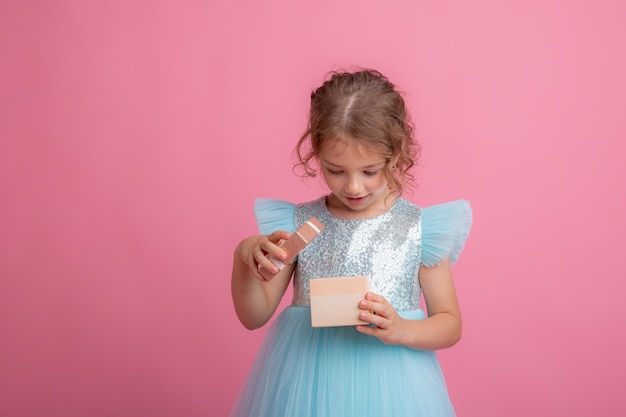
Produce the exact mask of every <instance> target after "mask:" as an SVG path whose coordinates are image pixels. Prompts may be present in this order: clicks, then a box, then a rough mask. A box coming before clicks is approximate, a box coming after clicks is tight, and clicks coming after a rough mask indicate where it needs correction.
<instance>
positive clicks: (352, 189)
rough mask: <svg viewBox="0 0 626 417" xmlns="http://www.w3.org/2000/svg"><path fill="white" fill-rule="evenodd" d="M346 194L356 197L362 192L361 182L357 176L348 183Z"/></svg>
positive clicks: (352, 177)
mask: <svg viewBox="0 0 626 417" xmlns="http://www.w3.org/2000/svg"><path fill="white" fill-rule="evenodd" d="M345 189H346V193H348V194H352V195H356V194H358V193H359V192H360V191H361V182H360V181H359V180H358V178H356V177H355V176H351V177H350V178H348V182H347V183H346V187H345Z"/></svg>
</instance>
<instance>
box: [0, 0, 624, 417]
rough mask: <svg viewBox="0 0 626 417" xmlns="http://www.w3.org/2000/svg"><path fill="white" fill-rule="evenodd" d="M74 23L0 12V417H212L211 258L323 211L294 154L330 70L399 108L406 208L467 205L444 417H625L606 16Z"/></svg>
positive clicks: (81, 9) (501, 7) (521, 5)
mask: <svg viewBox="0 0 626 417" xmlns="http://www.w3.org/2000/svg"><path fill="white" fill-rule="evenodd" d="M86 3H87V2H82V1H56V2H52V1H50V2H33V1H8V2H7V1H5V2H2V4H1V5H0V39H1V42H0V57H1V59H0V416H2V417H19V416H33V417H34V416H48V417H52V416H64V417H74V416H76V417H79V416H80V417H84V416H115V417H136V416H151V417H170V416H172V417H174V416H176V417H178V416H184V417H194V416H198V417H199V416H222V415H225V414H226V413H227V410H228V409H229V407H230V404H231V402H232V401H233V399H234V397H235V395H236V392H237V390H238V388H239V385H240V384H241V383H242V381H243V379H244V377H245V374H246V372H247V370H248V367H249V366H250V364H251V362H252V360H253V357H254V355H255V352H256V348H257V347H258V345H259V344H260V342H261V339H262V337H263V334H264V332H265V330H266V329H262V330H259V331H255V332H248V331H246V330H244V329H243V327H241V326H240V325H239V323H238V322H237V320H236V317H235V315H234V312H233V309H232V306H231V302H230V293H229V279H230V266H231V254H232V251H233V248H234V246H235V244H236V243H237V242H238V241H239V240H240V239H241V238H243V237H244V236H246V235H249V234H252V233H255V231H256V229H255V225H254V219H253V215H252V201H253V198H254V197H255V196H272V197H278V198H286V199H291V200H294V201H303V200H307V199H310V198H313V197H315V196H317V195H318V194H319V193H320V192H322V191H323V189H322V188H321V187H320V186H319V185H318V184H317V183H312V184H309V185H303V184H302V183H301V182H300V180H299V179H297V178H295V177H294V176H293V175H291V159H290V158H291V149H292V146H293V144H294V142H295V140H296V139H297V137H298V136H299V135H300V133H301V132H302V130H303V129H304V125H305V119H306V111H307V101H308V94H309V91H310V89H311V88H313V87H314V86H316V85H318V84H319V83H320V82H321V79H322V76H323V74H324V73H325V72H326V71H327V70H329V69H332V68H336V67H340V66H346V65H350V64H359V65H363V66H370V67H375V68H378V69H380V70H381V71H383V72H384V73H386V74H388V75H389V76H390V77H391V78H392V79H393V80H395V81H396V82H397V83H398V84H399V85H400V86H401V87H402V88H403V89H405V90H406V91H408V92H409V93H410V94H409V95H408V103H409V105H410V107H411V109H412V112H413V114H414V116H415V121H416V125H417V131H418V135H419V138H420V139H421V140H422V142H423V150H424V152H423V160H422V163H421V166H420V168H419V170H418V171H417V174H418V177H419V178H420V181H421V187H420V189H419V190H418V191H417V192H416V193H415V194H414V195H413V196H410V198H411V199H412V200H414V201H416V202H418V203H420V204H423V205H428V204H433V203H437V202H441V201H445V200H450V199H454V198H461V197H463V198H468V199H470V200H471V201H472V203H473V207H474V210H475V216H476V217H475V227H474V230H473V233H472V236H471V238H470V241H469V243H468V246H467V250H466V252H465V254H464V255H463V257H462V259H461V261H460V262H459V263H458V264H457V266H455V268H454V273H455V275H456V277H457V284H458V291H459V295H460V301H461V304H462V308H463V310H464V320H465V333H464V338H463V340H462V341H461V342H460V344H458V345H457V346H456V347H454V348H452V349H449V350H446V351H443V352H440V358H441V362H442V365H443V367H444V370H445V372H446V375H447V379H448V384H449V388H450V393H451V396H452V398H453V401H454V402H455V404H456V407H457V412H458V414H459V415H460V416H464V417H472V416H497V417H500V416H507V417H521V416H529V415H533V416H565V415H567V416H590V415H602V416H623V415H624V414H625V413H626V402H625V401H626V400H625V397H624V395H623V394H622V393H621V389H622V387H623V382H624V377H625V376H626V360H624V357H623V351H624V345H623V342H622V334H623V332H624V328H625V325H626V311H625V309H624V307H623V299H624V292H625V291H626V284H625V283H624V282H625V280H624V273H623V272H622V269H621V268H620V267H621V266H622V265H620V264H619V262H620V259H623V258H622V257H623V256H624V249H625V245H624V235H625V234H626V221H625V220H624V213H625V212H626V201H625V188H624V187H625V186H624V182H625V181H626V169H625V168H624V163H623V159H624V154H625V152H626V146H625V138H626V126H625V124H624V123H625V122H624V115H626V81H625V77H624V74H625V73H626V60H625V59H624V50H625V48H626V29H625V27H626V26H624V23H623V21H624V15H625V13H626V6H624V5H623V3H622V2H618V1H610V0H596V1H593V2H592V1H572V0H570V1H565V0H564V1H557V0H541V1H539V0H530V1H528V0H527V1H524V2H503V1H496V0H491V1H490V0H478V1H472V2H466V1H463V2H451V1H397V2H394V1H388V2H382V1H381V2H378V1H363V0H358V1H357V0H354V1H342V2H338V1H334V0H332V1H331V0H325V1H315V2H308V4H305V5H302V4H300V3H303V2H294V1H286V0H285V1H265V2H227V1H171V2H166V1H128V0H126V1H119V2H91V3H92V4H90V5H88V4H86ZM93 3H98V5H94V4H93ZM100 3H102V4H100Z"/></svg>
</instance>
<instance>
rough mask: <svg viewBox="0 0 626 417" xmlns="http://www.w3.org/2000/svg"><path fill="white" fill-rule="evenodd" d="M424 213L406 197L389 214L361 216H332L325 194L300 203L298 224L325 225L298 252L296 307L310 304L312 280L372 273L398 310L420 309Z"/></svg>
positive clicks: (377, 288)
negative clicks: (316, 222)
mask: <svg viewBox="0 0 626 417" xmlns="http://www.w3.org/2000/svg"><path fill="white" fill-rule="evenodd" d="M421 213H422V211H421V209H420V208H419V207H417V206H415V205H413V204H412V203H410V202H408V201H406V200H404V199H402V198H398V199H397V200H396V202H395V203H394V205H393V207H392V208H391V209H390V210H389V211H388V212H386V213H384V214H381V215H378V216H375V217H370V218H365V219H356V220H353V219H342V218H338V217H336V216H334V215H333V214H331V213H330V212H329V211H328V209H327V208H326V198H325V197H322V198H320V199H318V200H315V201H312V202H309V203H305V204H300V205H298V206H296V211H295V219H294V220H295V224H296V225H300V224H302V223H304V222H305V221H307V220H308V219H309V218H310V217H311V216H315V217H317V218H318V219H319V220H320V222H322V224H323V225H324V227H325V228H324V230H323V231H322V233H320V234H319V235H318V236H317V238H315V239H314V240H313V242H311V244H309V246H307V247H306V248H305V249H304V251H302V252H301V253H300V255H299V256H298V263H297V265H296V271H295V275H294V292H293V302H292V305H294V306H309V305H310V293H309V280H311V279H315V278H325V277H341V276H354V275H368V276H369V277H370V278H371V283H372V288H371V291H372V292H375V293H377V294H380V295H382V296H384V297H385V298H386V299H387V300H388V301H389V302H390V303H391V305H393V307H394V308H395V309H396V310H416V309H418V308H419V299H420V285H419V281H418V273H419V267H420V263H421V256H422V229H421V221H420V220H421Z"/></svg>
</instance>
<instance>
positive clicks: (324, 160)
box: [322, 159, 387, 169]
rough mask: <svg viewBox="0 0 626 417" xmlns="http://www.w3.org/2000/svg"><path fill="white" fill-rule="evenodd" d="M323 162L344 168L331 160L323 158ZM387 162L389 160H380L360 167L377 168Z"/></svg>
mask: <svg viewBox="0 0 626 417" xmlns="http://www.w3.org/2000/svg"><path fill="white" fill-rule="evenodd" d="M322 162H323V163H325V164H327V165H332V166H333V167H335V168H342V167H341V165H337V164H335V163H332V162H330V161H328V160H326V159H322ZM386 163H387V161H381V162H378V163H376V164H371V165H366V166H364V167H361V168H360V169H368V168H376V167H378V166H380V165H383V166H384V165H385V164H386Z"/></svg>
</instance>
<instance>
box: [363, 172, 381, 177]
mask: <svg viewBox="0 0 626 417" xmlns="http://www.w3.org/2000/svg"><path fill="white" fill-rule="evenodd" d="M363 173H364V174H365V175H370V176H372V175H376V174H378V171H363Z"/></svg>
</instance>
